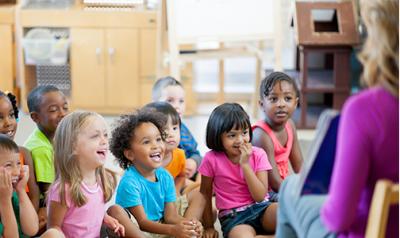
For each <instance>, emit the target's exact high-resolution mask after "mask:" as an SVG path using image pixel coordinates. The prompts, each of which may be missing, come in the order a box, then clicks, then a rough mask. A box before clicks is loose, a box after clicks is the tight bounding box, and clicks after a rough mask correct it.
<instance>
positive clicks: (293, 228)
mask: <svg viewBox="0 0 400 238" xmlns="http://www.w3.org/2000/svg"><path fill="white" fill-rule="evenodd" d="M299 179H300V176H299V175H298V174H294V175H291V176H289V177H287V178H286V179H285V180H284V181H283V183H282V184H281V187H280V189H279V206H278V218H277V227H276V233H275V236H276V237H277V238H280V237H281V238H291V237H301V238H305V237H312V238H328V237H329V238H333V237H336V235H335V234H334V233H332V232H330V231H328V229H327V228H326V227H325V225H324V224H323V223H322V220H321V216H320V210H321V207H322V205H323V204H324V201H325V199H326V195H303V196H300V197H299V196H298V195H296V194H294V191H295V190H296V189H297V187H298V186H300V185H299Z"/></svg>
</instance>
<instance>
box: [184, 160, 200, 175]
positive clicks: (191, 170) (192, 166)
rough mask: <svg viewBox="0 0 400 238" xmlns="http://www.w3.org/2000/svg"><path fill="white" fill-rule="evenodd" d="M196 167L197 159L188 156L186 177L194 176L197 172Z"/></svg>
mask: <svg viewBox="0 0 400 238" xmlns="http://www.w3.org/2000/svg"><path fill="white" fill-rule="evenodd" d="M196 169H197V164H196V161H195V160H194V159H191V158H188V159H187V160H186V169H185V175H186V178H189V179H190V178H191V177H193V175H194V174H195V173H196Z"/></svg>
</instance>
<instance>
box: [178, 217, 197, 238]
mask: <svg viewBox="0 0 400 238" xmlns="http://www.w3.org/2000/svg"><path fill="white" fill-rule="evenodd" d="M195 229H196V225H195V224H194V223H193V222H192V221H190V220H182V221H181V222H179V223H178V224H176V225H175V237H177V238H193V237H199V236H197V232H196V230H195Z"/></svg>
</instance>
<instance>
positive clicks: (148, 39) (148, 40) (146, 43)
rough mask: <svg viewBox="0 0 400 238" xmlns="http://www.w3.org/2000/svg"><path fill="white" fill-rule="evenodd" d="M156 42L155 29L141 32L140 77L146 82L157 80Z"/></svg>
mask: <svg viewBox="0 0 400 238" xmlns="http://www.w3.org/2000/svg"><path fill="white" fill-rule="evenodd" d="M156 40H157V32H156V30H155V29H143V30H141V31H140V46H139V48H140V77H142V78H145V79H146V80H153V81H154V80H155V79H156V48H157V47H156V45H157V41H156Z"/></svg>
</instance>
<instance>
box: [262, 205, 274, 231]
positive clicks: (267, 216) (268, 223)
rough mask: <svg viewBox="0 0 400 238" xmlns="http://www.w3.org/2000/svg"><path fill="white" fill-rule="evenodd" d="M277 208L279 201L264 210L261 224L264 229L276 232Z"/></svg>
mask: <svg viewBox="0 0 400 238" xmlns="http://www.w3.org/2000/svg"><path fill="white" fill-rule="evenodd" d="M277 209H278V203H276V202H274V203H271V205H269V206H268V207H267V209H265V211H264V214H263V217H262V220H261V224H262V226H263V228H264V230H265V231H267V232H272V233H275V229H276V213H277Z"/></svg>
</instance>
